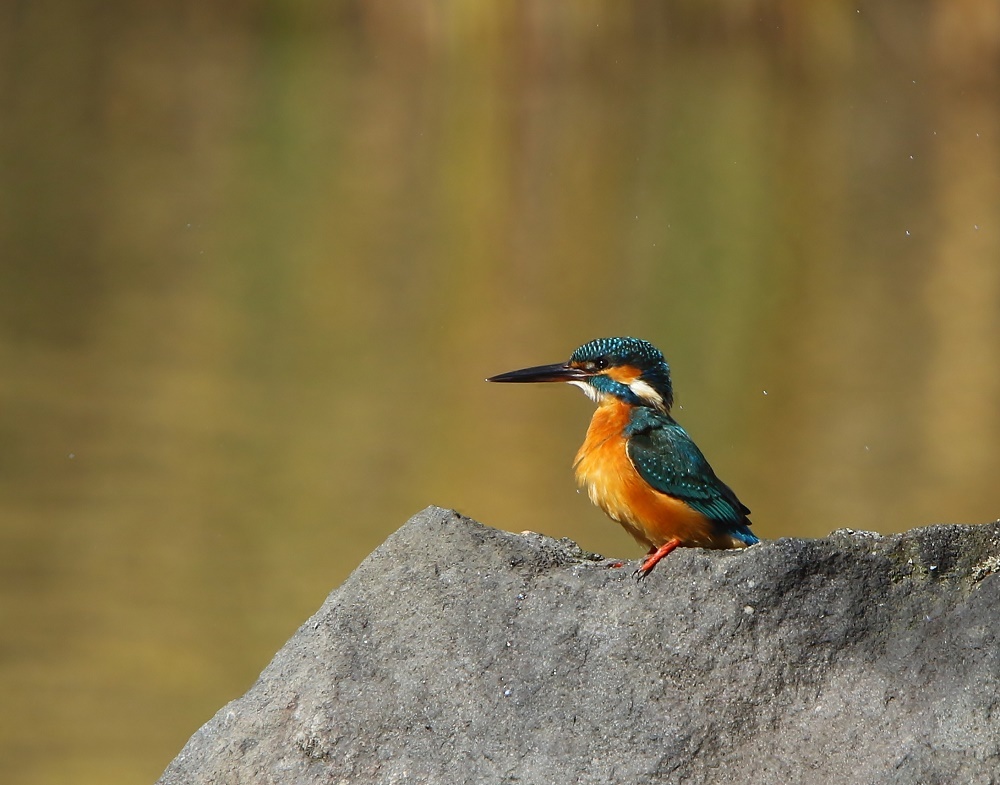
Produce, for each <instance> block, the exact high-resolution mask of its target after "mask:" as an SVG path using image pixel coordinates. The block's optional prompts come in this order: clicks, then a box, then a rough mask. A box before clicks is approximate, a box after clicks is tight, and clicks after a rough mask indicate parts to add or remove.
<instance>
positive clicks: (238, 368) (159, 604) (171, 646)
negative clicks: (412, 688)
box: [0, 0, 1000, 785]
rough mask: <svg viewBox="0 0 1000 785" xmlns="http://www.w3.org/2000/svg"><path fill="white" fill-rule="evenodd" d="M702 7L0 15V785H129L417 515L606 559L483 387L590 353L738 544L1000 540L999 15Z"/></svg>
mask: <svg viewBox="0 0 1000 785" xmlns="http://www.w3.org/2000/svg"><path fill="white" fill-rule="evenodd" d="M668 6H669V8H668ZM714 6H715V7H713V8H708V7H706V5H705V4H701V3H691V2H688V3H675V4H664V3H657V2H652V0H650V1H649V2H636V3H623V2H620V0H587V1H586V2H576V3H548V2H503V3H501V2H497V3H478V2H469V1H463V0H452V1H451V2H447V1H446V0H408V1H407V2H382V3H365V2H360V1H358V2H341V3H331V4H329V5H328V6H325V5H324V4H319V3H310V2H304V1H299V2H295V1H289V2H278V1H277V0H274V1H273V2H267V1H266V0H256V1H253V0H251V2H248V3H245V4H241V5H238V6H237V5H236V4H232V3H222V2H206V1H205V0H197V1H195V0H180V1H179V2H175V3H172V4H168V5H167V6H164V4H161V3H150V2H138V3H137V2H128V3H126V2H120V0H102V2H99V3H98V2H96V0H82V1H78V2H59V0H43V1H42V2H32V3H27V2H11V3H7V4H5V5H4V6H3V7H2V9H0V701H2V705H3V711H2V712H0V769H2V770H3V772H4V780H5V782H8V783H16V784H17V785H40V784H42V783H64V782H74V783H101V784H102V785H108V784H109V783H110V784H111V785H115V784H116V783H136V782H152V781H153V780H155V779H156V777H157V776H158V775H159V774H160V772H161V771H162V770H163V768H164V767H165V766H166V765H167V763H168V762H169V761H170V760H171V758H172V757H173V756H174V755H175V754H176V753H177V752H178V751H179V750H180V748H181V746H182V745H183V744H184V742H185V741H186V739H187V738H188V737H189V736H190V735H191V734H192V733H193V732H194V731H195V730H196V729H197V728H198V727H199V725H201V724H202V723H204V722H205V721H207V720H208V719H209V718H210V717H211V716H212V714H213V713H214V712H215V711H216V710H218V709H219V708H220V707H221V706H222V705H223V704H224V703H225V702H226V701H228V700H230V699H233V698H235V697H237V696H238V695H240V694H241V693H242V692H244V691H245V690H246V689H247V688H248V687H249V686H250V685H251V683H252V682H253V680H254V678H255V677H256V675H257V674H258V673H259V672H260V670H261V669H262V668H263V667H264V666H265V665H266V664H267V662H268V660H269V659H270V657H271V656H272V655H273V653H274V652H275V651H276V650H277V649H278V648H279V647H280V646H281V645H282V644H283V643H284V641H285V640H286V639H287V638H288V637H289V636H290V635H291V634H292V633H293V632H294V631H295V629H296V628H297V627H298V625H299V624H301V623H302V622H303V621H304V620H305V619H306V618H307V617H308V616H309V615H310V614H311V613H312V612H313V611H314V610H316V609H317V608H318V607H319V605H320V604H321V603H322V601H323V599H324V598H325V596H326V595H327V593H328V592H329V591H330V590H331V589H333V588H335V587H336V586H337V585H338V584H339V583H341V581H343V579H344V578H345V577H346V576H347V575H348V573H349V572H350V571H351V570H352V569H353V568H354V567H355V566H357V564H358V563H359V562H360V561H361V560H362V559H363V558H364V557H365V555H366V554H368V553H369V552H370V551H371V550H372V549H373V548H375V547H376V546H377V545H378V544H379V543H380V542H381V541H382V540H383V539H384V538H385V537H386V536H387V535H388V534H390V533H391V532H392V531H394V530H395V529H396V528H398V527H399V526H400V525H401V524H402V523H403V522H404V521H405V520H406V519H407V518H408V517H409V516H410V515H412V514H413V513H415V512H417V511H419V510H420V509H422V508H423V507H425V506H427V505H429V504H437V505H441V506H445V507H454V508H457V509H458V510H459V511H461V512H463V513H465V514H467V515H470V516H472V517H475V518H477V519H478V520H480V521H483V522H484V523H487V524H489V525H492V526H496V527H500V528H505V529H510V530H514V531H521V530H523V529H533V530H536V531H540V532H544V533H546V534H550V535H553V536H558V537H563V536H568V537H572V538H574V539H576V540H577V541H578V542H580V544H581V545H583V546H584V547H585V548H588V549H591V550H595V551H599V552H601V553H604V554H606V555H613V556H623V557H629V558H635V557H637V556H638V555H639V554H640V549H639V548H638V546H636V545H635V544H634V543H633V542H632V541H631V539H630V538H629V537H628V536H626V535H625V534H624V532H623V531H622V530H621V529H620V528H619V527H618V526H617V525H615V524H613V523H611V522H610V521H608V520H607V519H606V518H605V517H604V516H603V514H602V513H600V512H599V511H598V510H596V509H594V508H592V507H591V505H590V503H589V502H588V501H587V498H586V495H585V494H578V493H577V492H576V491H575V487H574V483H573V478H572V470H571V461H572V457H573V454H574V452H575V450H576V448H577V446H578V445H579V443H580V442H581V441H582V439H583V435H584V432H585V429H586V425H587V422H588V419H589V417H590V414H591V411H592V405H591V404H590V402H589V401H587V400H586V399H585V398H584V396H582V395H580V393H579V392H578V391H576V390H573V389H571V388H568V387H565V386H555V385H552V386H543V387H527V386H526V387H509V386H500V385H496V386H493V385H487V384H485V383H484V382H483V379H484V377H486V376H488V375H491V374H495V373H499V372H501V371H506V370H511V369H513V368H519V367H523V366H526V365H535V364H539V363H548V362H555V361H558V360H563V359H565V358H567V357H568V355H569V354H570V352H571V351H572V350H573V349H574V348H575V347H576V346H577V345H579V344H581V343H583V342H584V341H587V340H589V339H591V338H595V337H598V336H603V335H622V334H630V335H637V336H640V337H644V338H647V339H649V340H651V341H653V342H654V343H655V344H657V345H658V346H659V347H660V348H661V349H663V351H664V352H665V353H666V355H667V357H668V359H669V360H670V362H671V365H672V367H673V371H674V378H675V386H676V389H677V392H678V401H679V408H678V409H677V410H676V411H675V414H676V415H677V418H678V419H679V420H680V421H681V422H682V423H683V424H684V425H685V426H686V427H687V429H688V430H689V431H690V432H691V434H692V435H693V436H694V437H695V439H696V440H697V441H698V443H699V444H700V445H701V447H702V449H703V450H704V451H705V452H706V453H707V455H708V456H709V459H710V460H711V461H712V463H713V465H714V466H715V469H716V470H717V472H718V473H719V474H720V476H722V477H723V478H724V479H725V480H726V481H727V482H728V483H729V484H730V485H732V486H733V487H734V488H735V489H736V491H737V492H738V493H739V495H740V497H741V498H742V499H743V500H744V501H745V502H746V503H747V504H748V505H749V506H750V507H751V508H752V509H753V512H754V521H755V527H756V529H757V531H758V533H759V534H760V535H762V536H764V537H768V538H773V537H783V536H808V537H818V536H823V535H825V534H827V533H828V532H830V531H831V530H833V529H836V528H840V527H851V528H856V529H872V530H877V531H880V532H885V533H888V532H898V531H903V530H906V529H908V528H912V527H915V526H922V525H925V524H931V523H938V522H956V523H957V522H961V523H975V522H985V521H990V520H993V519H995V518H997V517H998V516H1000V483H998V481H997V478H998V477H1000V438H998V437H1000V92H998V86H1000V6H998V5H997V4H995V3H992V2H987V1H986V0H984V1H983V2H977V0H968V1H967V2H961V3H957V2H953V1H952V0H937V1H936V2H918V3H912V2H903V0H898V2H881V3H877V4H876V3H871V2H861V3H854V4H845V3H838V2H814V3H791V2H762V1H758V2H754V1H753V0H751V2H739V3H737V2H727V3H720V4H714Z"/></svg>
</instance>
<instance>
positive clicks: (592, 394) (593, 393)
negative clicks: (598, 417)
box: [569, 380, 608, 403]
mask: <svg viewBox="0 0 1000 785" xmlns="http://www.w3.org/2000/svg"><path fill="white" fill-rule="evenodd" d="M569 383H570V384H572V385H573V386H574V387H579V388H580V389H581V390H583V394H584V395H586V396H587V397H588V398H590V400H592V401H593V402H594V403H600V402H601V401H603V400H604V399H605V398H607V397H608V394H607V393H605V392H601V391H600V390H598V389H597V388H596V387H592V386H591V385H589V384H587V383H586V382H580V381H576V380H574V381H571V382H569Z"/></svg>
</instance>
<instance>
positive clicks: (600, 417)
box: [490, 338, 758, 574]
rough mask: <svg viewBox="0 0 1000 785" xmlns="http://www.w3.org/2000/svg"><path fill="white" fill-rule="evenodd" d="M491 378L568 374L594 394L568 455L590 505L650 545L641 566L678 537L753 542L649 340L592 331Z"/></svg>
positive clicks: (724, 543)
mask: <svg viewBox="0 0 1000 785" xmlns="http://www.w3.org/2000/svg"><path fill="white" fill-rule="evenodd" d="M490 381H497V382H542V381H565V382H569V383H570V384H574V385H576V386H578V387H580V388H582V389H583V390H584V392H586V393H587V395H588V396H589V397H590V398H591V399H593V400H594V401H595V402H596V403H597V411H596V412H595V413H594V417H593V419H592V420H591V423H590V427H589V429H588V430H587V437H586V439H585V440H584V443H583V445H582V446H581V447H580V450H579V451H578V452H577V456H576V461H575V463H574V468H575V471H576V477H577V481H578V482H579V483H580V484H581V485H582V486H584V487H585V488H586V489H587V493H588V495H589V496H590V499H591V501H593V503H594V504H596V505H597V506H599V507H600V508H601V509H603V510H604V511H605V512H606V513H607V514H608V515H609V516H610V517H611V518H612V519H613V520H616V521H618V522H619V523H620V524H621V525H622V526H623V527H624V528H625V529H626V530H627V531H628V532H629V533H630V534H631V535H632V536H633V537H634V538H635V539H636V540H637V541H639V542H640V543H642V544H643V545H645V546H647V547H649V549H650V551H649V555H648V556H647V558H646V560H645V561H644V562H643V565H642V567H641V568H640V573H641V574H646V573H648V572H649V571H650V570H652V568H653V566H655V564H656V563H657V562H658V561H659V560H660V559H661V558H662V557H663V556H665V555H666V554H667V553H669V552H670V551H671V550H673V549H674V548H676V547H678V546H690V547H702V548H745V547H747V546H748V545H753V544H754V543H756V542H758V540H757V537H756V536H754V534H753V533H752V532H751V531H750V520H749V518H748V517H747V516H748V515H749V513H750V510H749V509H748V508H747V507H746V506H745V505H744V504H743V503H742V502H740V500H739V499H738V498H737V497H736V494H735V493H734V492H733V491H732V489H731V488H730V487H729V486H728V485H726V484H725V483H724V482H722V481H721V480H720V479H719V478H718V477H717V476H716V474H715V472H714V471H713V470H712V467H711V466H710V465H709V463H708V461H707V460H706V459H705V456H704V455H703V454H702V452H701V450H699V449H698V447H697V445H696V444H695V443H694V442H693V441H692V440H691V437H690V436H688V434H687V432H686V431H685V430H684V429H683V428H682V427H681V426H680V425H679V424H678V423H677V422H676V421H675V420H674V419H673V418H672V417H671V416H670V408H671V406H672V405H673V386H672V383H671V380H670V368H669V366H668V365H667V363H666V361H665V360H664V358H663V355H662V354H661V353H660V351H659V350H658V349H657V348H656V347H655V346H653V345H652V344H651V343H649V342H647V341H643V340H640V339H637V338H599V339H597V340H594V341H590V342H589V343H586V344H584V345H583V346H581V347H580V348H578V349H577V350H576V351H575V352H573V354H572V356H571V357H570V359H569V361H568V362H567V363H564V364H556V365H548V366H538V367H535V368H526V369H524V370H521V371H512V372H510V373H507V374H501V375H500V376H495V377H492V379H490Z"/></svg>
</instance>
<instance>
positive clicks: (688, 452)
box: [626, 411, 750, 523]
mask: <svg viewBox="0 0 1000 785" xmlns="http://www.w3.org/2000/svg"><path fill="white" fill-rule="evenodd" d="M627 433H628V443H627V446H626V451H627V453H628V457H629V460H630V461H631V462H632V465H633V466H634V467H635V469H636V471H637V472H639V474H640V475H641V476H642V478H643V479H644V480H645V481H646V482H648V483H649V484H650V485H651V486H652V487H653V488H655V489H656V490H658V491H660V493H665V494H667V495H668V496H673V497H675V498H678V499H681V500H682V501H683V502H685V503H686V504H688V505H689V506H691V507H693V508H694V509H695V510H697V511H698V512H700V513H701V514H702V515H704V516H705V517H707V518H710V519H711V520H714V521H723V522H727V523H745V522H746V516H747V515H748V514H749V513H750V510H749V509H747V507H746V506H744V505H743V504H742V503H741V502H740V500H739V499H737V498H736V494H735V493H733V491H732V490H731V489H730V488H729V486H728V485H726V484H725V483H724V482H722V480H720V479H719V478H718V477H716V476H715V472H714V471H712V467H711V466H710V465H709V463H708V461H707V460H705V456H704V455H702V452H701V450H699V449H698V446H697V445H696V444H695V443H694V442H693V441H691V437H690V436H688V435H687V432H686V431H685V430H684V429H683V428H682V427H681V426H680V425H678V424H677V423H676V422H674V421H673V420H672V419H670V418H669V417H667V416H665V415H662V414H659V413H655V412H649V411H647V412H642V411H637V412H636V416H634V417H633V420H632V423H631V424H630V426H629V428H628V432H627Z"/></svg>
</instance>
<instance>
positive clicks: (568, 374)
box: [486, 363, 590, 384]
mask: <svg viewBox="0 0 1000 785" xmlns="http://www.w3.org/2000/svg"><path fill="white" fill-rule="evenodd" d="M589 376H590V374H589V373H587V372H586V371H583V370H581V369H580V368H574V367H573V366H572V365H567V364H566V363H555V364H554V365H536V366H535V367H534V368H522V369H521V370H520V371H508V372H507V373H501V374H498V375H497V376H491V377H490V378H489V379H487V380H486V381H488V382H511V383H516V384H520V383H524V382H575V381H579V380H582V379H587V378H589Z"/></svg>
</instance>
